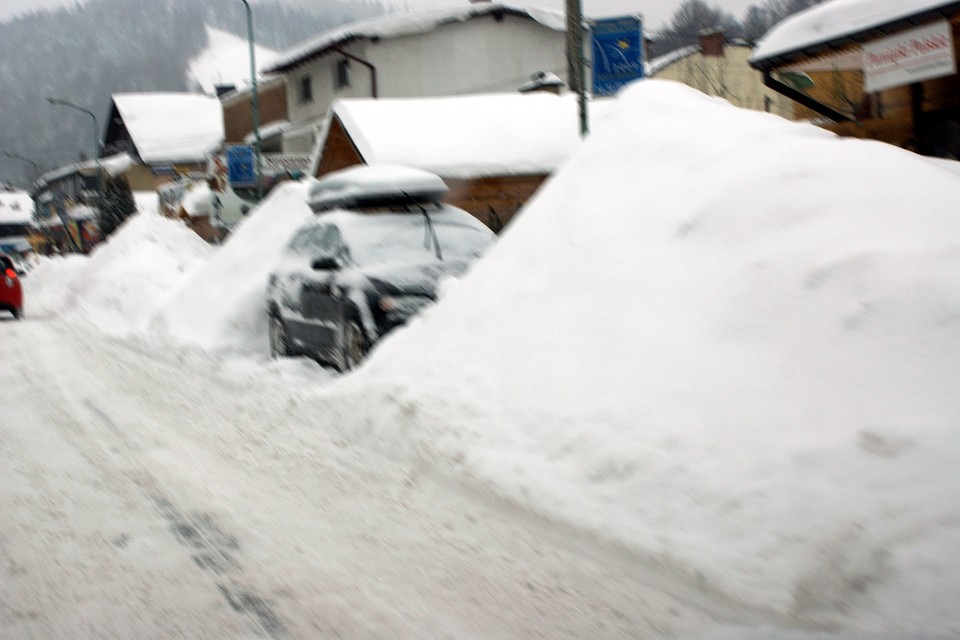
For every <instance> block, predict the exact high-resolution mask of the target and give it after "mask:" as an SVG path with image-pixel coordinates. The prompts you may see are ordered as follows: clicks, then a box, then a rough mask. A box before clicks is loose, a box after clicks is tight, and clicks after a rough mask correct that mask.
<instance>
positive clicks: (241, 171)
mask: <svg viewBox="0 0 960 640" xmlns="http://www.w3.org/2000/svg"><path fill="white" fill-rule="evenodd" d="M226 154H227V180H229V181H230V186H232V187H255V186H256V185H257V172H256V170H255V169H254V164H253V147H251V146H250V145H247V144H228V145H227V146H226Z"/></svg>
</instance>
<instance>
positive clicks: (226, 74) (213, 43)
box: [187, 25, 277, 94]
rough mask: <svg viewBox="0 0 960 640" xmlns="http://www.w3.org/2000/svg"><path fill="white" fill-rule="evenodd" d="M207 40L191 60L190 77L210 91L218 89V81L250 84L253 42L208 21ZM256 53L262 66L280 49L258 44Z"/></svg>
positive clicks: (256, 59)
mask: <svg viewBox="0 0 960 640" xmlns="http://www.w3.org/2000/svg"><path fill="white" fill-rule="evenodd" d="M207 40H208V41H209V44H208V46H207V48H206V49H204V50H203V52H202V53H200V55H198V56H197V57H196V58H194V59H193V60H191V61H190V67H189V68H188V69H187V80H188V81H190V82H195V83H197V84H198V85H200V86H201V87H202V88H203V90H204V92H205V93H208V94H213V93H215V92H216V87H217V85H219V84H224V85H235V86H238V87H239V86H245V85H249V84H250V45H249V43H248V42H247V40H246V38H241V37H239V36H235V35H233V34H232V33H227V32H226V31H221V30H220V29H214V28H213V27H211V26H210V25H207ZM253 55H254V60H255V63H256V66H257V68H258V69H259V68H260V67H263V66H267V65H269V64H270V63H271V62H272V61H273V60H274V58H276V57H277V52H276V51H274V50H273V49H268V48H266V47H263V46H260V45H257V44H255V45H254V47H253Z"/></svg>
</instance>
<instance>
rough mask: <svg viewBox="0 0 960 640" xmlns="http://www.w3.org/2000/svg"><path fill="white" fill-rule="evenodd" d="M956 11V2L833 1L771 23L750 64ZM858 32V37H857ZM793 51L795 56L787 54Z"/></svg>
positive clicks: (758, 64)
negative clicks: (773, 24) (777, 22)
mask: <svg viewBox="0 0 960 640" xmlns="http://www.w3.org/2000/svg"><path fill="white" fill-rule="evenodd" d="M956 11H960V2H957V1H956V0H832V1H830V2H824V3H823V4H819V5H816V6H814V7H811V8H810V9H807V10H805V11H801V12H799V13H797V14H795V15H793V16H790V17H789V18H787V19H785V20H783V21H782V22H780V23H779V24H777V25H775V26H774V27H773V28H772V29H770V31H768V32H767V34H766V35H765V36H764V37H763V39H762V40H761V41H760V42H759V43H758V44H757V47H756V49H754V52H753V56H752V57H751V58H750V64H751V65H753V66H754V67H757V68H770V67H771V66H774V65H775V64H777V63H782V62H789V61H790V60H791V59H794V58H796V57H799V55H800V54H801V53H804V54H806V53H816V52H817V51H818V50H819V49H826V48H835V47H838V46H840V45H843V44H849V43H850V42H852V41H853V39H856V40H863V39H867V38H868V37H873V36H874V35H876V36H881V35H887V34H888V33H889V32H890V31H891V30H896V29H897V28H899V27H904V28H906V27H909V26H912V25H914V24H916V23H917V22H918V21H919V22H923V21H926V20H927V19H933V18H935V17H937V16H941V15H943V16H945V15H949V14H952V13H955V12H956ZM858 36H859V37H858ZM791 54H793V55H791Z"/></svg>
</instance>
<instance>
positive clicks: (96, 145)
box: [47, 96, 103, 244]
mask: <svg viewBox="0 0 960 640" xmlns="http://www.w3.org/2000/svg"><path fill="white" fill-rule="evenodd" d="M47 102H49V103H50V104H57V105H60V106H63V107H69V108H71V109H76V110H77V111H82V112H84V113H85V114H87V115H88V116H90V117H91V118H93V161H94V162H96V163H97V173H96V180H97V183H96V184H97V214H98V215H99V214H100V208H101V207H102V206H103V184H102V182H103V181H102V180H101V178H100V124H99V123H98V122H97V116H96V115H94V113H93V111H90V110H89V109H84V108H83V107H81V106H80V105H76V104H73V103H72V102H69V101H67V100H64V99H63V98H51V97H49V96H48V97H47ZM81 242H82V241H81V240H80V239H79V238H78V242H77V244H80V243H81Z"/></svg>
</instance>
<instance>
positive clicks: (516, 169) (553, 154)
mask: <svg viewBox="0 0 960 640" xmlns="http://www.w3.org/2000/svg"><path fill="white" fill-rule="evenodd" d="M598 107H599V110H600V111H601V112H602V111H603V101H595V102H594V103H593V108H594V109H597V108H598ZM579 144H580V130H579V120H578V110H577V101H576V96H575V95H573V94H566V95H555V94H552V93H531V94H519V93H516V94H489V95H473V96H458V97H441V98H395V99H379V100H372V99H362V98H358V99H352V100H338V101H337V102H335V103H334V104H333V106H332V108H331V110H330V113H329V114H328V117H327V120H326V126H325V128H324V130H323V132H322V134H321V137H320V142H319V144H318V150H317V154H316V156H315V158H314V161H313V167H312V175H314V176H316V177H319V176H322V175H325V174H327V173H330V172H331V171H337V170H339V169H344V168H346V167H349V166H353V165H357V164H394V165H403V166H409V167H414V168H417V169H423V170H426V171H430V172H432V173H435V174H437V175H439V176H440V177H442V178H443V179H444V181H445V182H446V183H447V185H448V186H449V187H450V192H449V194H448V195H447V197H446V198H445V200H446V201H447V202H449V203H450V204H453V205H455V206H458V207H460V208H462V209H465V210H466V211H469V212H470V213H471V214H473V215H474V216H476V217H477V218H478V219H479V220H481V221H482V222H484V223H485V224H486V225H487V226H489V227H490V228H491V229H493V230H494V231H500V229H502V228H503V226H504V225H506V224H507V223H508V222H509V221H510V219H511V218H512V217H513V216H514V215H515V214H516V212H517V211H518V210H519V209H520V207H522V206H523V204H524V203H525V202H526V201H527V200H529V199H530V197H531V196H532V195H533V194H534V193H535V192H536V191H537V189H538V188H539V187H540V185H541V184H542V183H543V181H544V180H546V179H547V178H548V177H549V176H550V175H551V174H552V173H553V172H554V171H555V170H556V169H557V168H558V167H559V166H560V165H561V164H562V163H563V162H564V161H565V160H566V159H567V158H568V157H569V156H570V154H571V153H572V152H573V151H574V150H575V149H576V148H577V147H578V145H579Z"/></svg>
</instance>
